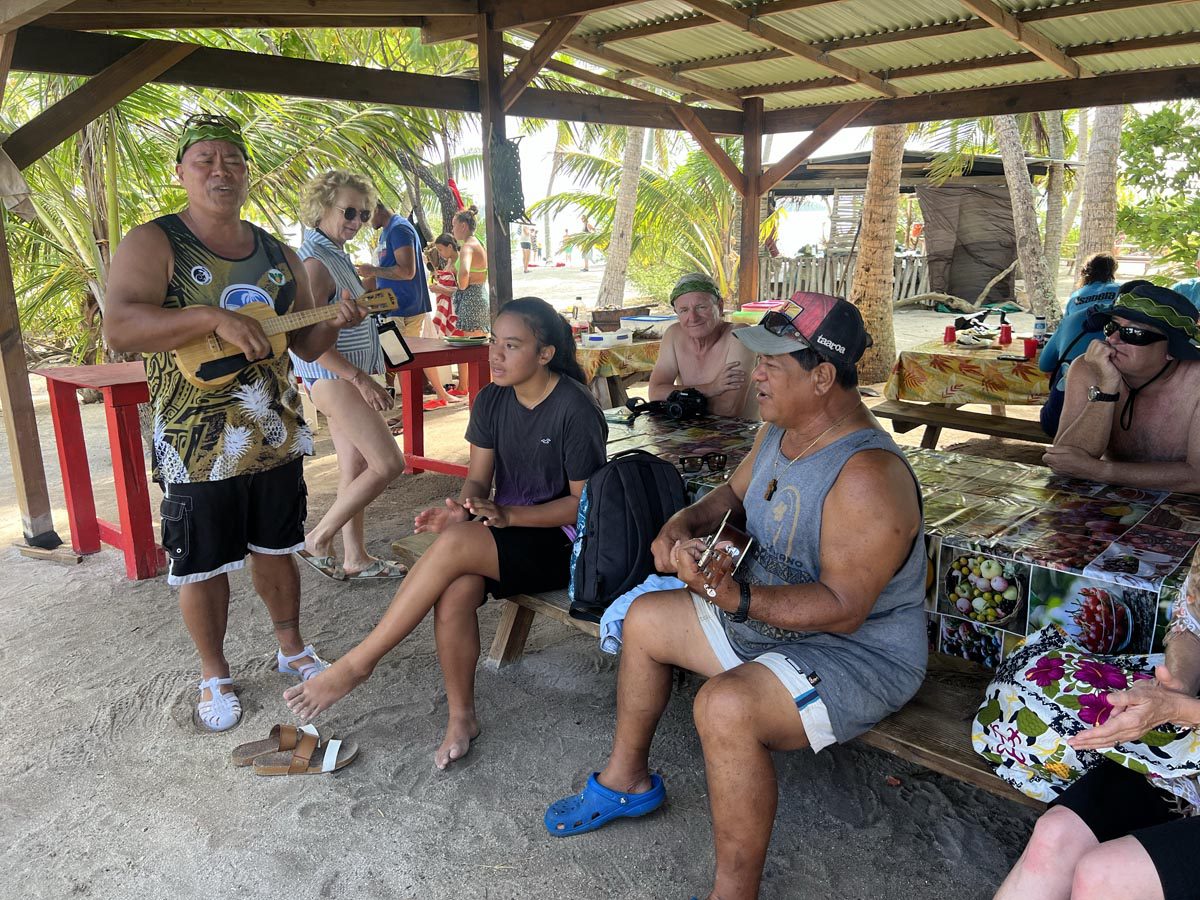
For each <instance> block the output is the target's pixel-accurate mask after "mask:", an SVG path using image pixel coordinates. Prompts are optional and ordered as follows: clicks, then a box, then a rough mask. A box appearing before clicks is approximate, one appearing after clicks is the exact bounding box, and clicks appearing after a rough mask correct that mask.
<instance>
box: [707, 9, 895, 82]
mask: <svg viewBox="0 0 1200 900" xmlns="http://www.w3.org/2000/svg"><path fill="white" fill-rule="evenodd" d="M685 2H686V3H687V4H688V5H689V6H691V7H692V8H693V9H698V10H700V11H701V12H703V13H705V14H706V15H709V16H711V17H712V18H714V19H720V20H721V21H722V22H725V23H726V24H729V25H732V26H734V27H735V28H740V29H741V30H742V31H745V32H747V33H748V34H752V35H754V36H755V37H759V38H761V39H762V40H764V41H766V42H767V43H768V44H773V45H774V46H776V47H778V48H780V49H781V50H786V51H787V52H788V53H790V54H792V55H793V56H797V57H799V58H801V59H806V60H808V61H809V62H811V63H815V64H816V65H818V66H820V67H821V68H823V69H827V70H828V71H830V72H833V73H834V74H835V75H840V76H842V77H843V78H845V79H847V80H848V81H854V82H857V83H858V84H861V85H863V86H865V87H868V88H870V89H871V90H873V91H876V92H878V93H880V94H883V96H885V97H900V96H907V94H908V91H905V90H903V89H902V88H898V87H896V86H895V85H892V84H889V83H887V82H886V81H884V80H883V79H882V78H878V77H876V76H875V75H872V74H871V73H870V72H868V71H866V70H865V69H860V68H858V67H857V66H853V65H851V64H850V63H847V62H843V61H842V60H840V59H836V58H834V57H832V56H830V55H829V54H828V53H826V52H824V51H821V50H818V49H817V48H816V47H814V46H812V45H811V44H808V43H805V42H804V41H802V40H800V39H799V38H794V37H792V36H791V35H790V34H786V33H784V32H782V31H780V30H779V29H778V28H774V27H772V26H770V25H767V24H765V23H764V22H761V21H759V20H758V19H757V18H751V17H750V16H748V15H746V14H745V13H744V12H742V11H741V10H739V9H734V8H733V7H732V6H729V5H728V4H726V3H723V2H721V0H685Z"/></svg>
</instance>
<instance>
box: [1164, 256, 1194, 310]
mask: <svg viewBox="0 0 1200 900" xmlns="http://www.w3.org/2000/svg"><path fill="white" fill-rule="evenodd" d="M1196 271H1197V272H1200V253H1197V254H1196ZM1171 290H1173V291H1175V292H1176V293H1179V294H1183V296H1185V297H1187V298H1188V299H1189V300H1190V301H1192V306H1194V307H1196V309H1197V310H1200V278H1185V279H1184V280H1183V281H1177V282H1176V283H1175V284H1173V285H1171Z"/></svg>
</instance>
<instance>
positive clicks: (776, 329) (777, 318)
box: [758, 312, 803, 337]
mask: <svg viewBox="0 0 1200 900" xmlns="http://www.w3.org/2000/svg"><path fill="white" fill-rule="evenodd" d="M758 324H760V325H761V326H762V327H763V328H765V329H767V331H769V332H771V334H773V335H776V336H777V337H792V336H793V335H795V336H799V337H803V335H801V334H800V331H799V329H797V328H796V326H795V325H793V324H792V320H791V319H789V318H788V317H787V316H786V315H784V314H783V313H781V312H769V313H767V314H766V315H765V316H763V317H762V321H761V322H759V323H758Z"/></svg>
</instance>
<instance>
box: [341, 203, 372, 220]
mask: <svg viewBox="0 0 1200 900" xmlns="http://www.w3.org/2000/svg"><path fill="white" fill-rule="evenodd" d="M334 209H340V210H341V211H342V218H344V219H345V220H346V221H347V222H353V221H354V217H355V216H358V218H359V219H360V220H361V221H363V222H369V221H371V211H370V210H369V209H355V208H354V207H353V206H335V207H334Z"/></svg>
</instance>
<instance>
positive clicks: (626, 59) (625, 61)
mask: <svg viewBox="0 0 1200 900" xmlns="http://www.w3.org/2000/svg"><path fill="white" fill-rule="evenodd" d="M563 46H564V47H567V48H568V49H570V50H572V51H574V52H576V53H579V54H580V55H581V56H592V57H595V58H596V59H599V60H602V61H604V62H606V63H611V64H613V65H615V66H620V67H621V68H623V69H629V70H630V71H632V72H637V73H638V74H639V75H642V76H644V77H646V78H649V79H651V80H653V81H657V82H660V83H662V84H665V85H667V86H669V87H672V88H675V89H676V90H680V91H688V92H689V93H693V94H699V95H700V96H701V97H704V98H705V99H707V100H711V101H712V102H714V103H720V104H722V105H724V106H730V107H733V108H734V109H737V110H740V109H741V108H742V99H741V98H740V97H738V96H737V95H736V94H734V93H732V92H731V91H724V90H721V89H720V88H714V87H709V86H708V85H707V84H703V83H701V82H699V81H693V80H692V79H690V78H684V77H683V76H682V75H676V74H675V73H674V72H672V71H671V70H670V69H667V68H665V67H663V66H656V65H655V64H654V63H648V62H645V61H643V60H640V59H637V58H636V57H633V56H629V55H628V54H625V53H619V52H617V51H616V50H609V49H608V48H607V47H597V46H596V45H594V44H592V43H591V42H590V41H588V40H586V39H585V38H581V37H570V38H567V39H566V40H565V41H563Z"/></svg>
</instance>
